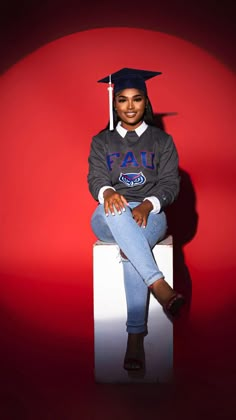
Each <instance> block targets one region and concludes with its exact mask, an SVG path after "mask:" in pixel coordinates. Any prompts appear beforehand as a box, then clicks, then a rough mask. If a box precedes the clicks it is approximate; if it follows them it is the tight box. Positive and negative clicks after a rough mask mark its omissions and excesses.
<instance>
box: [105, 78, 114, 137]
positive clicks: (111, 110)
mask: <svg viewBox="0 0 236 420" xmlns="http://www.w3.org/2000/svg"><path fill="white" fill-rule="evenodd" d="M107 90H108V92H109V118H110V127H109V128H110V130H114V122H113V87H112V84H111V75H110V76H109V86H108V88H107Z"/></svg>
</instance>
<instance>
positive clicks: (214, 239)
mask: <svg viewBox="0 0 236 420" xmlns="http://www.w3.org/2000/svg"><path fill="white" fill-rule="evenodd" d="M114 46H115V48H114ZM124 53H125V55H124ZM127 57H128V58H127ZM126 66H127V67H139V68H144V69H145V68H146V69H151V70H158V71H162V72H163V75H161V76H159V77H158V78H155V79H153V80H152V81H150V82H148V87H149V92H150V95H149V96H150V99H151V102H152V105H153V108H154V111H155V112H156V113H158V114H168V113H169V114H170V115H166V116H164V117H163V119H162V123H163V124H164V128H165V130H166V131H167V132H169V133H171V134H172V135H173V137H174V140H175V143H176V145H177V148H178V150H179V155H180V167H181V174H182V180H183V181H182V186H183V188H182V191H181V194H180V197H179V200H178V201H177V203H176V204H175V205H174V207H173V211H171V210H170V227H171V229H173V231H174V234H175V235H176V242H175V282H176V285H178V287H179V289H183V290H184V291H186V293H188V292H189V294H190V288H191V287H192V302H191V308H190V317H189V320H188V322H186V323H182V324H181V323H179V324H177V325H176V327H175V366H176V371H177V373H178V378H179V380H182V379H183V382H184V381H185V382H191V381H192V382H194V381H195V382H196V381H197V380H200V381H210V382H212V383H217V381H218V380H219V375H220V377H221V381H222V382H224V381H225V382H226V381H227V382H231V381H232V379H233V376H232V375H233V373H232V371H231V372H230V371H229V369H228V367H229V366H231V364H232V363H233V357H234V354H233V351H232V350H231V344H230V343H231V336H232V328H233V322H234V320H235V316H234V313H233V311H232V307H233V303H234V300H233V295H234V293H235V283H234V271H235V252H234V248H233V238H234V236H235V235H234V234H235V228H234V213H235V211H234V204H235V197H234V195H233V191H234V179H235V165H234V160H235V147H234V137H235V136H234V134H235V132H234V124H233V97H234V90H235V79H234V75H233V73H232V71H231V70H230V69H229V68H227V66H226V65H224V63H222V62H221V61H219V60H218V59H217V58H216V57H214V56H213V55H211V54H210V53H209V52H206V51H204V49H203V48H199V47H198V46H196V45H194V44H192V43H190V42H187V41H184V40H183V39H180V38H177V37H175V36H171V35H168V34H165V33H161V32H158V31H151V30H144V29H135V28H117V27H116V28H104V29H103V28H100V29H93V30H88V31H84V32H78V33H75V34H71V35H68V36H65V37H62V38H59V39H58V40H55V41H54V42H51V43H49V44H46V45H44V46H43V47H41V48H40V49H37V50H36V51H34V52H33V53H32V54H30V55H28V56H26V57H25V58H24V59H22V60H20V61H19V62H18V63H16V64H15V65H14V66H12V67H11V68H10V69H9V70H8V71H7V72H6V73H5V74H4V75H3V77H2V79H1V82H0V89H1V98H0V109H1V112H0V127H1V128H0V130H1V142H0V161H1V165H0V173H1V176H0V194H1V208H0V236H1V243H0V272H1V298H0V299H1V308H2V318H1V322H2V327H3V328H2V331H3V337H4V345H3V347H2V349H1V352H2V360H5V359H6V357H7V359H8V360H9V366H11V367H10V368H9V366H7V368H6V372H5V371H4V369H3V371H4V373H5V375H6V377H8V378H11V377H12V378H14V381H15V384H16V386H17V383H18V382H19V383H21V381H22V371H25V370H26V371H27V375H28V379H29V378H30V381H31V380H32V377H34V375H35V374H36V375H39V376H40V372H41V375H42V376H41V381H42V383H43V382H44V380H45V381H47V383H49V384H53V386H54V385H55V383H54V381H55V375H56V376H57V375H58V367H59V366H60V370H61V371H62V374H61V375H62V376H63V378H64V379H65V382H66V381H67V380H69V381H70V382H71V381H72V382H73V381H74V382H75V384H76V386H78V384H79V379H78V376H77V375H79V374H80V375H81V374H82V378H83V381H85V382H86V380H87V381H88V382H90V381H91V382H92V381H93V374H92V369H93V315H92V244H93V242H94V240H95V238H94V236H93V234H92V232H91V229H90V225H89V221H90V216H91V214H92V211H93V209H94V208H95V205H96V203H95V202H94V201H93V199H92V198H91V196H90V195H89V192H88V187H87V181H86V175H87V169H88V165H87V156H88V153H89V145H90V141H91V137H92V135H93V134H95V133H96V132H97V131H98V130H100V129H101V128H102V127H103V126H105V125H106V123H107V119H108V112H107V90H106V86H103V85H101V84H97V83H96V80H98V79H99V78H101V77H103V76H105V75H107V74H108V73H109V72H113V71H115V70H117V69H119V68H121V67H126ZM173 214H174V215H175V216H174V217H173ZM21 338H22V339H21ZM36 348H37V349H38V352H37V351H36V350H35V349H36ZM196 349H197V351H196ZM78 354H79V361H78ZM68 359H69V360H70V361H69V362H68ZM75 365H76V366H75ZM26 366H27V368H26ZM45 366H46V369H45ZM47 368H48V370H47ZM9 369H10V376H9ZM19 371H20V372H21V373H19ZM16 372H17V374H16ZM42 372H43V373H42ZM11 375H12V376H11ZM23 376H24V375H23ZM59 376H60V375H59ZM209 378H210V379H209ZM60 379H61V380H62V377H61V376H60ZM17 381H18V382H17ZM24 383H25V384H26V383H27V380H25V382H24ZM25 386H26V385H25ZM27 386H28V385H27ZM49 387H50V385H49Z"/></svg>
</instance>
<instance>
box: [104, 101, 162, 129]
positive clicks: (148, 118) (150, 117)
mask: <svg viewBox="0 0 236 420" xmlns="http://www.w3.org/2000/svg"><path fill="white" fill-rule="evenodd" d="M146 98H147V106H146V108H145V112H144V116H143V120H144V121H145V123H146V124H148V125H152V126H154V125H155V120H154V113H153V109H152V104H151V102H150V100H149V98H148V96H147V97H146ZM119 121H120V118H119V117H118V115H117V112H116V110H115V108H114V106H113V122H114V127H116V125H117V123H118V122H119ZM109 124H110V123H109V122H108V123H107V125H106V127H105V128H104V129H102V130H101V131H104V130H107V129H108V128H109Z"/></svg>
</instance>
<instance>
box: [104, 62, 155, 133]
mask: <svg viewBox="0 0 236 420" xmlns="http://www.w3.org/2000/svg"><path fill="white" fill-rule="evenodd" d="M159 74H161V72H160V71H150V70H138V69H132V68H128V67H124V68H123V69H121V70H118V71H117V72H115V73H112V74H110V75H109V76H106V77H104V78H103V79H100V80H98V83H108V84H109V86H108V92H109V115H110V130H113V129H114V127H113V95H112V92H113V89H114V94H116V93H118V92H120V91H121V90H123V89H129V88H134V89H139V90H142V91H143V92H144V93H145V95H146V94H147V87H146V83H145V81H146V80H148V79H151V78H152V77H154V76H157V75H159ZM112 84H113V85H114V88H113V87H112Z"/></svg>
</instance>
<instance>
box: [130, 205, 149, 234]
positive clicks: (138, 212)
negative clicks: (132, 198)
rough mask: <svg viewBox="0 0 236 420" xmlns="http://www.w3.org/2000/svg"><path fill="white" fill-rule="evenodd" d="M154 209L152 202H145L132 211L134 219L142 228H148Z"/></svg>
mask: <svg viewBox="0 0 236 420" xmlns="http://www.w3.org/2000/svg"><path fill="white" fill-rule="evenodd" d="M152 209H153V205H152V203H151V201H149V200H145V201H143V202H142V203H141V204H139V205H138V206H137V207H135V208H134V209H133V210H132V215H133V219H134V220H135V221H136V223H137V224H138V225H139V226H140V227H141V226H142V227H143V228H145V227H146V226H147V219H148V216H149V213H150V211H151V210H152Z"/></svg>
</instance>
